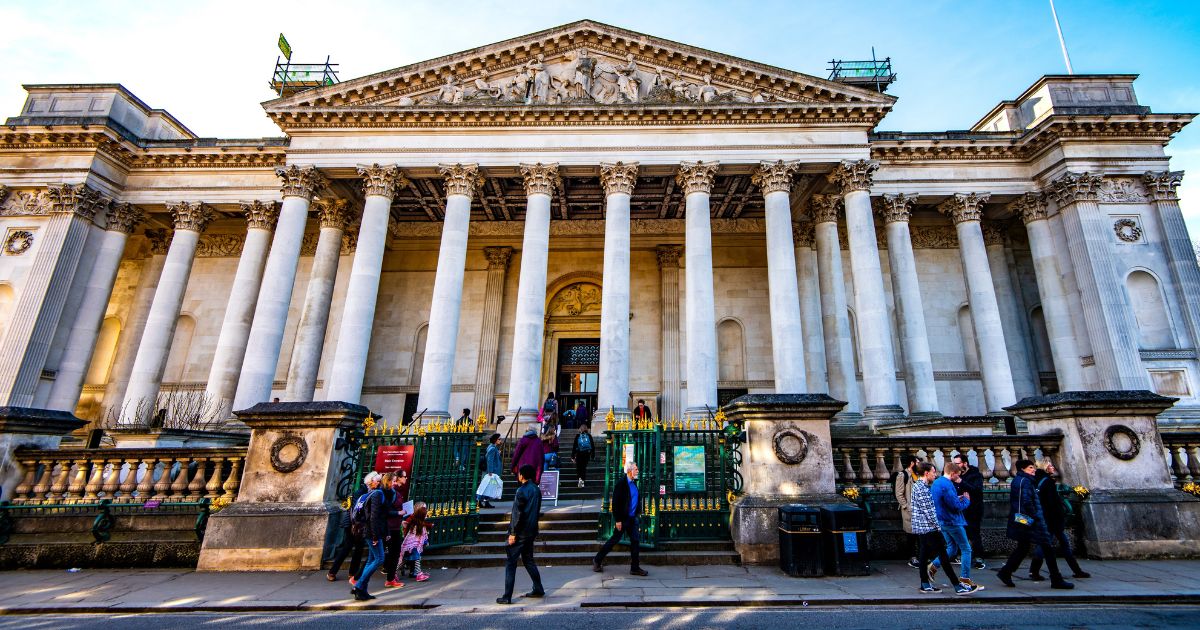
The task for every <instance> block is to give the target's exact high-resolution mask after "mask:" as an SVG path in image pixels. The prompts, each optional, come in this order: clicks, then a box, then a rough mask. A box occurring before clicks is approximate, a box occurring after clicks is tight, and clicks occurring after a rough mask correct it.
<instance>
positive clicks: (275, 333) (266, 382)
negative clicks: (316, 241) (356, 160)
mask: <svg viewBox="0 0 1200 630" xmlns="http://www.w3.org/2000/svg"><path fill="white" fill-rule="evenodd" d="M277 172H278V174H279V176H280V177H281V178H282V179H283V189H282V192H283V206H282V207H281V208H280V210H279V222H278V223H277V224H276V226H275V238H274V239H272V241H271V253H270V254H269V255H268V256H267V264H266V267H265V269H264V271H263V278H264V279H265V281H264V282H263V283H262V288H261V289H260V290H259V292H258V300H257V303H256V305H255V308H254V320H253V322H252V323H251V325H250V337H249V340H248V342H247V345H246V358H245V360H244V361H243V363H242V373H241V374H240V375H239V378H238V386H237V393H236V394H235V395H234V399H233V409H234V411H236V410H239V409H247V408H249V407H253V406H254V405H256V404H258V403H260V402H266V401H268V400H270V399H271V389H272V387H273V386H274V383H275V372H276V369H277V368H278V364H279V352H280V350H281V349H282V347H283V330H284V328H285V327H286V326H287V317H288V309H289V308H290V307H291V303H292V289H293V288H294V287H295V283H296V265H297V264H299V262H300V245H301V243H302V242H303V241H304V227H305V225H307V223H308V208H309V205H310V203H311V202H312V198H313V195H314V194H315V193H316V192H317V191H318V190H320V189H322V188H324V186H325V181H324V177H323V176H322V175H321V174H320V173H318V172H317V171H316V169H315V168H312V167H305V168H298V167H295V166H293V167H289V168H287V169H279V171H277Z"/></svg>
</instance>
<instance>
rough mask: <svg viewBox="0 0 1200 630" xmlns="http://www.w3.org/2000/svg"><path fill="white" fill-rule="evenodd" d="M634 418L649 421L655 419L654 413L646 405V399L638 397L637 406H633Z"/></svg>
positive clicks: (638, 420)
mask: <svg viewBox="0 0 1200 630" xmlns="http://www.w3.org/2000/svg"><path fill="white" fill-rule="evenodd" d="M633 419H634V420H635V421H637V422H649V421H651V420H653V419H654V414H653V413H651V412H650V408H649V407H647V406H646V401H645V400H642V399H641V398H639V399H638V401H637V406H636V407H634V408H633Z"/></svg>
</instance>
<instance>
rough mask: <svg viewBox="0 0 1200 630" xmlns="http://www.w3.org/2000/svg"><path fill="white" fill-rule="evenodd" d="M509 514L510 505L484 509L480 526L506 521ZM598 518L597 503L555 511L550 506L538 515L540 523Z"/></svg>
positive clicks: (591, 520)
mask: <svg viewBox="0 0 1200 630" xmlns="http://www.w3.org/2000/svg"><path fill="white" fill-rule="evenodd" d="M511 515H512V506H511V505H504V506H500V505H497V506H496V507H495V508H494V509H491V510H484V511H482V512H480V513H479V524H480V526H482V525H483V524H484V523H507V522H508V520H509V518H511ZM599 518H600V506H598V505H597V506H596V507H595V508H594V509H587V510H562V511H557V512H556V511H554V508H550V511H548V512H543V513H542V515H541V516H540V517H538V523H539V524H540V523H546V522H554V521H590V522H592V523H595V522H596V520H597V519H599Z"/></svg>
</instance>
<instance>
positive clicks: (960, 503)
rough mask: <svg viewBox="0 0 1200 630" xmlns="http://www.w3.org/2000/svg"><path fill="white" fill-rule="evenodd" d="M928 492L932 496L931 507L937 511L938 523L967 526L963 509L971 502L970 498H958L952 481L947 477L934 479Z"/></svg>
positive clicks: (949, 525) (948, 525) (945, 525)
mask: <svg viewBox="0 0 1200 630" xmlns="http://www.w3.org/2000/svg"><path fill="white" fill-rule="evenodd" d="M929 493H930V494H931V495H932V496H933V509H934V510H936V511H937V520H938V524H940V525H941V526H942V527H966V526H967V519H966V518H964V517H963V510H965V509H967V506H968V505H970V504H971V499H969V498H965V499H964V498H960V497H959V496H958V493H957V492H955V490H954V482H953V481H950V478H949V477H938V478H937V479H934V480H933V487H932V488H930V489H929Z"/></svg>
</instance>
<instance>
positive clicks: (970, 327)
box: [958, 304, 979, 372]
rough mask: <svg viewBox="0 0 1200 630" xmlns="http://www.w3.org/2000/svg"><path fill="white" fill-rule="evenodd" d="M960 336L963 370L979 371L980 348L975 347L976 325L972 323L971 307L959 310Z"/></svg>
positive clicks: (965, 306) (967, 306) (966, 306)
mask: <svg viewBox="0 0 1200 630" xmlns="http://www.w3.org/2000/svg"><path fill="white" fill-rule="evenodd" d="M958 334H959V336H960V337H961V338H962V348H963V369H965V370H966V371H968V372H978V371H979V348H978V347H977V346H976V345H975V324H974V322H972V321H971V307H970V306H969V305H965V304H964V305H963V307H962V308H960V309H958Z"/></svg>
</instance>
